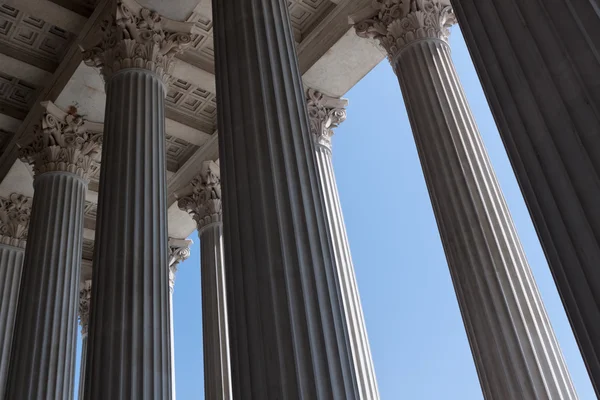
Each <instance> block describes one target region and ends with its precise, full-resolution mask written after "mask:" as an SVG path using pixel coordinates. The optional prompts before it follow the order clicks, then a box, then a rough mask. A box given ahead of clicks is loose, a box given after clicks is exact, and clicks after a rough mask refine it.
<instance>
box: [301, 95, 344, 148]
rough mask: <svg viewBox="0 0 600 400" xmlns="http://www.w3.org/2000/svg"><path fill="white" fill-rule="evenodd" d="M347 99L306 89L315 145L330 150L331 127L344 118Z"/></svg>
mask: <svg viewBox="0 0 600 400" xmlns="http://www.w3.org/2000/svg"><path fill="white" fill-rule="evenodd" d="M347 106H348V100H346V99H338V98H335V97H330V96H327V95H325V94H323V93H321V92H319V91H318V90H315V89H308V90H307V91H306V107H307V109H308V120H309V122H310V132H311V134H312V136H313V139H314V140H315V143H316V144H317V145H321V146H324V147H326V148H327V149H329V150H330V151H331V138H332V136H333V133H334V132H333V129H334V128H337V127H338V126H339V125H340V124H341V123H342V122H344V121H345V120H346V107H347Z"/></svg>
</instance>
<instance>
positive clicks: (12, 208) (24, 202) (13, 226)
mask: <svg viewBox="0 0 600 400" xmlns="http://www.w3.org/2000/svg"><path fill="white" fill-rule="evenodd" d="M32 203H33V199H32V198H31V197H27V196H23V195H22V194H17V193H13V194H11V195H10V196H9V198H8V199H4V198H1V197H0V243H3V244H8V245H10V246H16V247H21V248H23V249H24V248H25V245H26V243H27V242H26V241H27V232H28V230H29V217H30V216H31V205H32Z"/></svg>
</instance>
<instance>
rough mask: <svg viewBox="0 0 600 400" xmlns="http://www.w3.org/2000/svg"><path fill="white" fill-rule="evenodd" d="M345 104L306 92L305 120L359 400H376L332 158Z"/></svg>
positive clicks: (311, 90) (365, 332)
mask: <svg viewBox="0 0 600 400" xmlns="http://www.w3.org/2000/svg"><path fill="white" fill-rule="evenodd" d="M346 105H347V100H345V99H336V98H333V97H330V96H327V95H325V94H323V93H320V92H318V91H316V90H313V89H308V90H307V107H308V118H309V122H310V128H311V133H312V136H313V140H314V144H315V157H316V161H317V170H318V172H319V182H320V186H321V192H322V194H323V199H324V200H325V212H326V215H327V224H328V227H329V233H330V235H331V243H332V249H333V256H334V261H335V265H336V268H337V273H338V280H339V286H340V293H341V295H342V300H343V302H344V313H345V317H346V326H347V329H348V335H349V337H350V346H351V349H352V358H353V365H354V370H355V374H356V380H357V382H358V390H359V393H360V398H361V399H365V400H366V399H379V390H378V388H377V381H376V379H375V368H374V367H373V360H372V358H371V348H370V346H369V339H368V337H367V329H366V326H365V318H364V315H363V311H362V306H361V303H360V296H359V294H358V286H357V284H356V275H355V273H354V264H353V263H352V255H351V254H350V244H349V243H348V235H347V233H346V225H345V224H344V216H343V214H342V206H341V204H340V198H339V194H338V189H337V183H336V181H335V174H334V172H333V162H332V159H331V157H332V153H331V151H332V144H331V140H332V136H333V133H334V132H333V129H334V128H336V127H337V126H338V125H339V124H340V123H342V122H343V121H344V120H345V119H346V109H345V108H346Z"/></svg>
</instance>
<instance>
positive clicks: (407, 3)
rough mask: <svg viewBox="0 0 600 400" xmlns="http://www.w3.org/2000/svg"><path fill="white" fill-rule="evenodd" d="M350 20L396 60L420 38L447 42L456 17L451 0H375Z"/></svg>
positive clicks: (390, 57) (363, 35) (357, 29)
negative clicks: (401, 52) (409, 45)
mask: <svg viewBox="0 0 600 400" xmlns="http://www.w3.org/2000/svg"><path fill="white" fill-rule="evenodd" d="M350 22H351V23H353V24H354V28H355V30H356V33H357V34H358V36H360V37H365V38H373V39H377V41H378V42H379V44H380V45H381V46H382V47H383V48H384V49H385V51H386V52H387V54H388V57H389V59H390V61H393V60H394V59H395V58H396V57H397V56H398V54H400V51H401V50H402V49H403V48H404V47H405V46H406V45H408V44H410V43H412V42H415V41H417V40H421V39H440V40H443V41H445V42H447V41H448V37H449V36H450V29H449V28H450V27H451V26H452V25H454V24H455V23H456V17H455V16H454V11H453V10H452V6H451V5H450V0H373V1H372V4H371V5H370V6H369V7H367V8H365V9H364V10H363V11H362V12H360V13H358V14H356V15H354V16H351V17H350Z"/></svg>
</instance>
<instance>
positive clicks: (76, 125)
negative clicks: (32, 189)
mask: <svg viewBox="0 0 600 400" xmlns="http://www.w3.org/2000/svg"><path fill="white" fill-rule="evenodd" d="M42 107H43V108H44V110H45V112H44V114H43V116H42V121H41V124H38V125H35V126H34V129H33V135H32V137H30V139H29V142H28V143H27V144H25V145H21V146H20V147H21V148H20V158H21V160H22V161H23V162H27V163H30V164H32V166H33V170H34V172H35V175H36V176H39V175H41V174H43V173H46V172H57V171H62V172H70V173H73V174H76V175H78V176H80V177H81V178H83V179H85V180H86V181H89V178H90V175H93V173H94V172H95V171H96V169H97V168H100V165H99V162H100V155H101V148H102V133H99V132H93V131H91V130H88V129H87V127H86V126H85V121H84V119H83V117H82V116H80V115H78V114H77V110H76V109H72V110H69V112H64V111H63V110H61V109H60V108H58V107H57V106H56V105H54V103H52V102H49V101H46V102H43V103H42Z"/></svg>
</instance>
